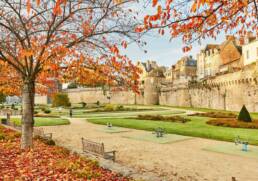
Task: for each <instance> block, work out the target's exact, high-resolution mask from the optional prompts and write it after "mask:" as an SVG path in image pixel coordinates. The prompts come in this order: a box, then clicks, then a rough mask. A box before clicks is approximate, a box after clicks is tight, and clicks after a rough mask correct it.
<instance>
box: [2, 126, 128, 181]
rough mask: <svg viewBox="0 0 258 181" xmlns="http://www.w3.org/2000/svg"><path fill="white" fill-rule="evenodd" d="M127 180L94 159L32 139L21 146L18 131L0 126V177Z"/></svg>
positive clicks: (14, 178)
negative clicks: (29, 145)
mask: <svg viewBox="0 0 258 181" xmlns="http://www.w3.org/2000/svg"><path fill="white" fill-rule="evenodd" d="M35 178H37V180H92V181H107V180H108V181H128V180H129V179H128V178H125V177H122V176H120V175H118V174H116V173H114V172H111V171H109V170H106V169H103V168H101V167H100V166H98V163H97V162H96V161H92V160H89V159H86V158H83V157H81V156H79V155H77V154H72V153H70V152H69V151H68V150H66V149H64V148H62V147H58V146H49V145H46V144H44V143H43V142H41V141H40V140H34V147H33V148H32V149H28V150H25V151H24V150H21V149H20V134H19V133H17V132H15V131H13V130H10V129H7V128H4V127H2V126H0V180H33V179H35Z"/></svg>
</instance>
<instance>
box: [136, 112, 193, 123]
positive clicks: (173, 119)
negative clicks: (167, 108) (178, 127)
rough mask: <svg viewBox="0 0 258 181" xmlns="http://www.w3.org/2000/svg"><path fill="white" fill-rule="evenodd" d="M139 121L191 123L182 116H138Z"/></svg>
mask: <svg viewBox="0 0 258 181" xmlns="http://www.w3.org/2000/svg"><path fill="white" fill-rule="evenodd" d="M137 119H140V120H151V121H165V122H179V123H186V122H189V121H191V120H190V119H187V118H184V117H181V116H162V115H148V114H145V115H138V116H137Z"/></svg>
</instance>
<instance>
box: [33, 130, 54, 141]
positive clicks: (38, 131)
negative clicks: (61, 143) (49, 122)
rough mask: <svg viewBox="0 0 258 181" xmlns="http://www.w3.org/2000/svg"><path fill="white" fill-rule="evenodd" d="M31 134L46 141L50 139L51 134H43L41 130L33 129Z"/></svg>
mask: <svg viewBox="0 0 258 181" xmlns="http://www.w3.org/2000/svg"><path fill="white" fill-rule="evenodd" d="M33 134H34V136H39V137H41V138H44V139H47V140H51V139H52V133H44V130H43V128H34V131H33Z"/></svg>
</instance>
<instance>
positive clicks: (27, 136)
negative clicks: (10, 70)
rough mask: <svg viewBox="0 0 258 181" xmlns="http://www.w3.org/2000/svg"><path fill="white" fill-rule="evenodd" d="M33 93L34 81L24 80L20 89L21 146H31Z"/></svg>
mask: <svg viewBox="0 0 258 181" xmlns="http://www.w3.org/2000/svg"><path fill="white" fill-rule="evenodd" d="M34 95H35V82H34V81H27V80H26V81H24V83H23V90H22V137H21V148H22V149H27V148H31V147H32V138H33V126H34V118H33V114H34Z"/></svg>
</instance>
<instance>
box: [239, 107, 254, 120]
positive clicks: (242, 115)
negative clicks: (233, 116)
mask: <svg viewBox="0 0 258 181" xmlns="http://www.w3.org/2000/svg"><path fill="white" fill-rule="evenodd" d="M237 119H238V120H239V121H244V122H252V118H251V116H250V114H249V112H248V110H247V109H246V107H245V105H243V107H242V109H241V111H240V113H239V115H238V118H237Z"/></svg>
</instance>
